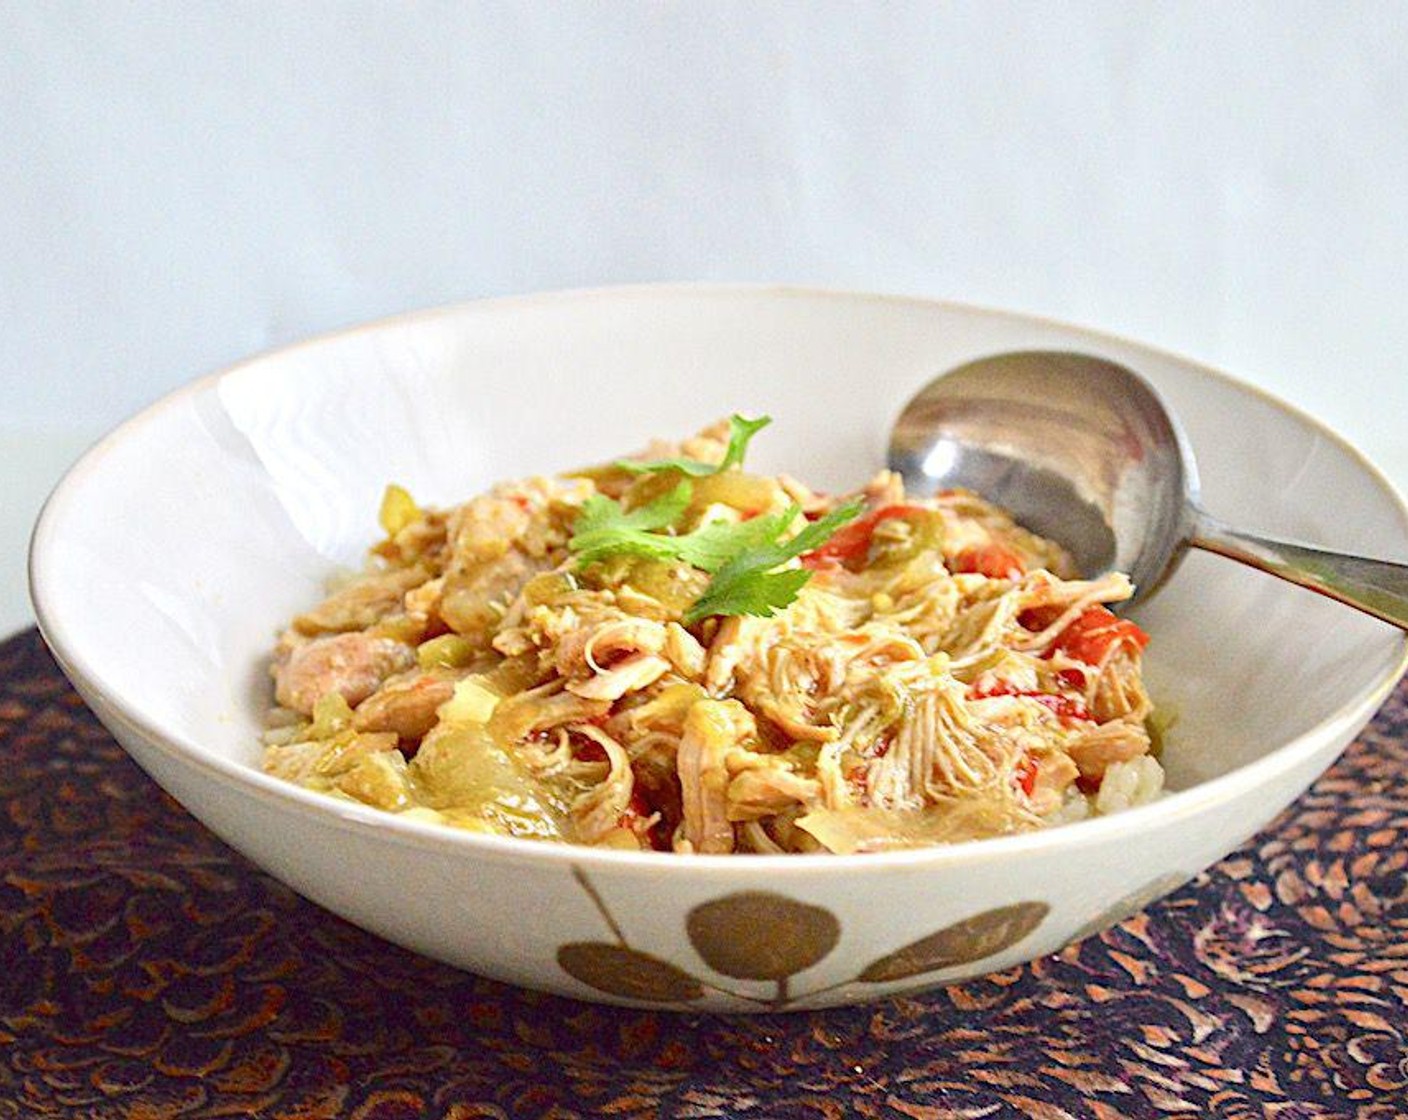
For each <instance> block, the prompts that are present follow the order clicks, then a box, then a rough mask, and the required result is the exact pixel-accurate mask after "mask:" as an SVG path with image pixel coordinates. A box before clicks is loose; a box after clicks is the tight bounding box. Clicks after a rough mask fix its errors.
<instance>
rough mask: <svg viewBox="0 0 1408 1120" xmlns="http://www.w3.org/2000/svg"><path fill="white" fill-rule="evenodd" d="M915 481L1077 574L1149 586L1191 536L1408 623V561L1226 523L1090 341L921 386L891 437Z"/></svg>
mask: <svg viewBox="0 0 1408 1120" xmlns="http://www.w3.org/2000/svg"><path fill="white" fill-rule="evenodd" d="M889 465H890V468H891V469H892V470H894V471H897V472H898V473H899V474H900V475H901V476H902V477H903V478H904V480H905V484H906V486H907V487H909V488H910V489H912V490H915V491H916V492H920V493H932V492H933V491H935V490H939V489H945V488H950V487H966V488H967V489H970V490H973V491H976V492H977V493H979V494H981V495H982V496H983V497H985V498H987V499H988V500H989V501H992V502H995V503H996V504H998V505H1000V506H1003V507H1004V508H1006V509H1008V510H1010V511H1011V512H1012V514H1013V515H1014V516H1015V517H1016V519H1017V520H1018V521H1019V522H1021V523H1022V524H1024V525H1026V526H1028V527H1029V528H1031V529H1032V530H1034V531H1035V532H1037V533H1040V534H1041V535H1043V536H1046V537H1050V538H1051V539H1052V540H1055V541H1056V542H1058V543H1059V544H1061V545H1063V546H1064V547H1065V548H1066V550H1067V551H1068V552H1069V553H1070V555H1071V558H1072V560H1073V561H1074V562H1075V564H1076V567H1077V568H1078V569H1079V571H1080V572H1081V573H1082V574H1083V575H1085V576H1096V575H1100V574H1102V573H1104V572H1107V571H1112V570H1118V571H1123V572H1126V573H1128V574H1129V576H1130V578H1131V580H1132V581H1133V583H1134V587H1135V594H1134V597H1133V599H1131V603H1134V602H1139V601H1140V600H1142V599H1145V598H1147V597H1148V596H1150V595H1152V594H1153V593H1154V592H1155V591H1156V590H1158V588H1159V587H1160V586H1161V585H1162V584H1163V583H1164V581H1165V580H1166V579H1167V578H1168V577H1169V576H1170V575H1171V574H1172V573H1173V571H1174V570H1175V569H1176V568H1177V566H1178V564H1179V562H1180V561H1181V560H1182V558H1183V556H1184V555H1185V553H1186V552H1187V549H1188V548H1189V547H1190V546H1191V547H1196V548H1203V549H1206V550H1208V551H1211V552H1216V553H1220V554H1221V555H1224V556H1227V557H1230V558H1231V559H1234V560H1239V561H1241V562H1242V563H1245V564H1249V565H1251V566H1253V567H1256V568H1260V569H1261V570H1263V571H1266V572H1269V573H1270V574H1272V575H1276V576H1278V577H1280V578H1282V579H1286V580H1289V581H1290V582H1292V583H1297V584H1299V585H1301V586H1303V587H1308V588H1310V589H1311V590H1313V591H1317V592H1319V593H1321V594H1324V595H1328V596H1329V597H1331V598H1334V599H1337V600H1339V601H1340V602H1343V603H1346V604H1348V605H1350V606H1353V607H1356V608H1358V609H1359V610H1362V611H1365V612H1366V613H1369V614H1372V615H1374V616H1375V617H1377V618H1381V619H1383V620H1384V621H1387V622H1390V623H1392V624H1394V625H1396V626H1399V627H1401V628H1404V629H1408V566H1405V565H1402V564H1397V563H1392V562H1390V561H1385V560H1372V559H1368V558H1366V557H1360V556H1350V555H1345V554H1341V553H1335V552H1330V551H1327V550H1325V549H1321V548H1317V547H1315V546H1312V545H1305V544H1300V543H1298V542H1292V541H1281V540H1275V539H1272V538H1269V537H1263V536H1258V535H1255V534H1252V533H1248V532H1244V531H1241V530H1236V529H1232V528H1231V527H1229V526H1226V525H1223V524H1222V523H1221V522H1219V521H1217V520H1216V519H1215V518H1213V517H1211V516H1210V515H1208V514H1207V513H1205V512H1204V511H1203V510H1202V509H1201V508H1200V506H1199V504H1198V501H1199V498H1198V473H1197V466H1196V464H1195V462H1194V459H1193V453H1192V451H1191V449H1190V448H1189V446H1188V442H1187V440H1186V439H1185V438H1184V436H1183V433H1182V431H1181V429H1180V428H1179V425H1178V422H1177V420H1176V419H1175V418H1174V416H1173V414H1172V413H1171V412H1170V411H1169V409H1168V408H1167V407H1165V405H1164V403H1163V401H1162V400H1161V399H1160V398H1159V396H1158V394H1157V393H1156V392H1155V391H1154V389H1153V388H1152V387H1151V386H1150V385H1149V384H1148V383H1147V382H1146V381H1145V380H1144V379H1143V378H1142V377H1140V376H1139V375H1138V374H1136V373H1134V372H1133V371H1131V370H1129V369H1127V368H1126V367H1124V366H1122V365H1119V364H1118V363H1116V362H1112V361H1108V360H1107V359H1104V358H1098V357H1094V356H1091V355H1087V354H1079V353H1072V352H1064V351H1048V350H1024V351H1014V352H1009V353H1003V354H995V355H992V356H990V357H985V358H980V359H978V360H976V361H972V362H968V363H966V364H965V365H962V366H959V367H958V368H956V369H954V370H952V371H951V372H949V373H947V374H944V375H942V376H940V377H938V378H935V379H934V380H933V381H931V382H929V383H928V384H927V385H925V386H924V388H923V389H921V390H920V391H919V392H918V393H917V394H916V395H915V396H914V397H913V398H912V399H911V400H910V402H909V403H908V404H907V405H906V406H905V407H904V409H903V410H902V411H901V413H900V416H899V418H898V420H896V422H895V425H894V428H893V431H892V433H891V437H890V446H889Z"/></svg>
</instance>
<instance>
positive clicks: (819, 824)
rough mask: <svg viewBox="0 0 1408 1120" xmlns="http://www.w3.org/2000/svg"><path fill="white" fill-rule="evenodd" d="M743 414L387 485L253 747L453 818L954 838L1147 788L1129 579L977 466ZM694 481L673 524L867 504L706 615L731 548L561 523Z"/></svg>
mask: <svg viewBox="0 0 1408 1120" xmlns="http://www.w3.org/2000/svg"><path fill="white" fill-rule="evenodd" d="M730 440H731V428H730V425H729V423H728V422H721V423H720V424H717V425H713V426H711V427H710V428H708V429H706V430H705V431H703V432H701V433H700V434H699V435H697V436H694V437H692V438H689V439H685V440H683V441H679V442H675V443H667V442H657V443H655V444H652V445H651V446H650V447H648V448H647V449H646V450H645V451H643V452H641V453H640V454H638V455H637V456H635V459H636V464H635V465H634V466H632V465H631V464H629V463H626V464H623V463H621V462H620V461H617V462H615V463H610V464H607V465H605V466H601V467H595V468H591V469H588V470H584V471H581V472H577V473H576V474H574V475H571V476H568V477H564V478H559V479H543V478H536V479H528V480H525V481H522V482H515V483H505V484H501V485H499V486H496V487H494V488H493V489H491V490H490V491H489V492H488V493H486V494H483V495H480V496H478V497H475V498H472V499H470V500H469V501H468V502H465V503H464V504H462V505H459V506H456V507H453V508H450V509H445V510H434V509H420V508H419V507H417V506H416V505H415V503H414V501H413V500H412V499H411V498H410V496H409V495H407V494H406V493H405V492H404V491H399V490H398V489H396V488H393V490H394V493H393V492H389V493H388V500H387V502H386V503H384V505H383V515H382V523H383V527H384V528H385V529H386V537H385V539H384V540H382V541H381V542H379V543H378V544H377V545H376V546H375V547H374V548H373V550H372V560H371V563H370V566H369V567H368V569H367V570H366V571H365V572H364V573H363V574H361V575H360V576H354V577H352V578H350V579H346V580H343V581H342V582H341V583H340V585H339V586H338V587H337V588H336V589H335V590H333V591H332V593H331V594H330V595H329V596H328V598H327V599H325V600H324V601H323V602H322V603H321V604H319V605H317V606H315V607H313V608H312V609H310V610H308V611H306V612H304V613H302V614H300V615H298V616H297V617H296V618H294V619H293V621H292V623H291V625H290V626H289V628H288V629H287V630H286V631H285V632H284V634H283V635H282V636H281V637H280V639H279V642H278V645H277V646H276V649H275V654H274V659H273V665H272V672H273V676H274V684H275V689H274V695H275V699H276V701H277V703H278V705H279V707H278V708H276V709H274V711H273V712H272V713H271V718H270V721H269V730H268V732H267V734H266V740H265V741H266V755H265V768H266V769H267V770H268V771H269V772H270V773H273V774H277V775H278V776H280V777H282V778H284V779H286V780H289V781H292V782H296V783H298V784H300V785H304V786H307V787H309V788H313V789H318V790H321V791H323V792H325V793H328V794H329V795H331V796H335V797H341V798H345V799H352V800H355V801H360V802H362V803H365V804H370V805H375V806H377V807H379V808H383V809H386V810H388V811H391V812H411V811H413V812H415V813H418V814H421V815H422V817H421V819H435V820H438V821H441V822H442V823H445V824H448V825H452V826H456V827H462V828H470V829H475V830H479V831H489V832H499V833H506V834H509V835H514V836H525V837H534V838H539V839H552V840H568V841H572V842H576V843H580V844H590V845H598V846H603V847H623V848H636V849H640V848H644V849H652V848H653V849H659V850H673V851H676V852H680V853H699V854H722V853H733V852H738V853H744V852H756V853H764V854H778V853H783V852H815V851H831V852H843V853H849V852H868V851H877V850H883V849H886V848H895V847H909V846H915V845H920V844H933V843H945V842H951V841H956V840H965V839H971V838H975V837H982V836H992V835H1000V834H1003V833H1008V832H1016V831H1023V830H1027V829H1032V828H1037V827H1041V826H1043V825H1044V824H1047V823H1049V822H1052V821H1056V820H1068V819H1074V818H1076V817H1079V816H1085V815H1090V814H1093V813H1098V812H1104V811H1115V810H1116V809H1118V808H1122V807H1125V806H1127V805H1128V804H1131V803H1134V802H1137V801H1139V800H1144V799H1147V798H1149V797H1152V796H1156V795H1157V793H1158V791H1159V788H1160V786H1161V783H1162V776H1163V771H1162V768H1161V767H1160V766H1159V763H1158V762H1157V760H1156V759H1155V758H1153V757H1152V754H1151V740H1150V735H1149V732H1148V730H1147V729H1146V720H1147V719H1148V718H1149V717H1150V715H1151V713H1152V710H1153V706H1152V704H1151V703H1150V700H1149V697H1148V694H1147V692H1146V691H1145V688H1144V685H1143V681H1142V676H1141V660H1142V654H1143V649H1144V646H1145V644H1146V643H1147V641H1148V638H1147V636H1146V635H1145V634H1144V633H1143V632H1142V631H1141V630H1139V628H1138V627H1137V626H1135V625H1134V624H1133V623H1132V622H1129V621H1127V620H1124V619H1121V618H1119V617H1118V616H1116V615H1115V614H1113V613H1111V612H1110V610H1109V609H1108V608H1109V606H1110V605H1113V604H1118V603H1121V602H1123V601H1124V600H1126V599H1128V598H1129V597H1130V595H1131V594H1132V592H1133V588H1132V587H1131V585H1130V582H1129V580H1128V578H1127V577H1125V576H1124V575H1123V574H1121V573H1118V572H1113V573H1108V574H1105V575H1101V576H1099V577H1098V578H1094V579H1079V578H1075V575H1076V573H1075V572H1074V571H1073V570H1072V567H1071V564H1070V561H1069V559H1068V558H1067V557H1066V555H1065V554H1064V553H1063V552H1062V551H1061V549H1060V548H1059V547H1058V546H1057V545H1055V544H1054V543H1052V542H1051V541H1047V540H1044V539H1042V538H1040V537H1037V536H1035V535H1034V534H1032V533H1030V532H1028V531H1027V530H1025V529H1023V528H1022V527H1021V526H1018V525H1016V524H1015V523H1014V522H1013V521H1012V519H1011V518H1010V517H1009V516H1008V515H1007V514H1006V513H1005V512H1004V511H1002V510H1000V509H997V508H996V507H994V506H992V505H990V504H988V503H987V502H985V501H983V500H982V499H981V498H980V497H978V496H977V495H974V494H970V493H967V492H965V491H946V492H943V493H941V494H938V495H934V496H918V497H914V496H910V495H907V494H906V493H905V488H904V485H903V482H902V481H901V479H900V477H899V476H898V475H896V474H893V473H891V472H888V471H885V472H881V473H880V474H879V475H877V476H876V477H875V478H874V479H872V480H871V481H870V482H869V483H867V484H865V485H864V486H862V487H860V488H859V489H858V490H857V491H856V492H855V493H854V494H853V495H840V496H836V495H827V494H822V493H819V492H817V491H814V490H812V489H811V488H810V487H808V486H807V485H805V484H804V483H802V482H799V481H797V480H796V479H794V478H792V477H790V476H787V475H781V476H777V477H768V476H762V475H755V474H750V473H748V472H746V471H744V470H743V469H741V467H740V466H738V465H737V463H738V456H737V455H736V454H735V453H734V450H733V449H731V444H730ZM726 456H727V457H728V458H727V462H728V463H729V466H728V467H727V468H726V469H723V470H717V471H714V472H712V473H711V472H709V471H708V470H707V468H706V467H705V466H704V465H706V464H713V465H717V464H720V463H723V462H724V461H725V458H726ZM677 458H684V459H689V460H693V461H694V462H695V463H697V464H700V466H699V467H698V468H696V469H694V470H693V471H692V472H691V473H690V474H689V475H688V476H687V479H686V476H685V475H683V474H682V473H680V471H678V470H675V469H671V468H669V467H661V466H660V465H659V462H658V461H659V460H670V459H677ZM682 480H686V481H688V484H689V485H688V488H687V491H681V492H682V493H684V497H683V498H680V499H679V500H680V502H681V503H682V504H681V505H677V506H675V507H674V508H673V511H672V513H673V514H674V516H675V520H674V521H673V523H672V524H670V525H669V526H667V527H664V528H650V529H649V530H648V531H651V532H659V533H661V534H662V535H663V536H662V537H661V538H659V539H662V540H664V541H665V542H669V541H670V539H671V538H672V537H673V536H682V535H688V534H697V533H699V532H700V531H701V530H703V531H705V532H706V533H712V532H716V531H717V532H721V533H723V532H736V533H739V534H747V533H748V532H749V531H750V523H751V524H757V525H763V524H765V523H767V524H771V522H770V521H769V522H755V519H757V518H765V519H772V520H774V521H775V520H776V519H778V518H779V517H780V518H781V519H782V520H781V521H778V522H777V523H778V524H779V525H783V526H785V525H787V519H789V518H791V519H793V522H794V523H793V524H792V526H791V527H790V528H788V529H787V530H786V534H787V536H790V535H791V534H793V533H796V532H798V531H800V529H801V528H802V527H803V526H805V525H807V524H808V523H815V522H816V521H817V520H818V519H821V518H827V517H829V516H830V515H832V514H833V513H835V511H838V510H840V509H842V507H843V506H844V505H845V503H846V502H847V501H849V500H851V499H854V500H856V501H857V502H858V503H859V505H860V513H859V514H858V515H855V514H854V511H852V510H847V512H846V514H845V516H847V517H851V516H854V520H852V521H851V522H850V523H849V524H846V525H844V526H843V527H842V528H840V529H837V530H833V533H832V535H831V536H830V537H829V538H828V539H826V540H825V541H824V543H822V544H820V545H814V546H813V547H811V548H810V551H806V552H802V550H801V547H800V543H799V547H798V549H797V551H798V552H802V554H801V555H800V557H799V558H798V559H793V560H788V561H785V562H784V563H782V565H781V567H782V569H784V570H791V569H798V570H799V571H800V572H801V573H802V574H803V575H804V576H805V582H804V583H803V582H801V578H802V577H801V576H799V577H797V580H796V582H797V583H799V584H800V586H799V587H798V588H797V589H796V590H795V597H794V598H791V600H790V602H786V603H785V604H783V605H781V606H780V607H779V608H778V609H775V610H773V612H772V613H771V614H767V613H766V612H764V613H761V614H749V613H737V614H730V613H714V614H705V615H704V617H697V618H696V617H694V615H693V614H692V613H691V607H692V606H693V605H694V604H696V603H697V602H699V600H700V596H701V595H703V594H704V593H705V591H706V589H707V588H710V587H711V586H712V584H711V579H712V578H713V574H714V573H715V572H716V571H717V570H718V567H719V565H720V563H721V562H722V561H721V560H715V561H713V562H712V563H710V562H709V561H708V560H705V559H699V560H697V561H695V562H697V563H698V564H699V565H700V567H694V566H692V563H691V562H687V561H686V560H685V559H681V558H680V556H675V555H672V554H671V553H670V552H669V549H668V548H657V547H653V546H650V544H651V541H650V539H647V540H645V541H639V542H637V544H636V545H634V546H632V547H628V548H623V549H622V550H621V551H620V552H619V553H617V554H611V555H607V556H605V557H604V558H602V557H597V558H595V559H593V560H592V561H591V562H589V563H588V562H582V560H581V558H580V557H579V556H578V555H577V554H576V553H575V552H574V548H575V547H576V546H575V545H574V542H573V537H574V534H576V533H579V532H580V531H581V530H580V529H578V528H577V526H578V524H579V522H580V521H582V520H583V518H584V513H583V510H584V506H587V508H588V509H590V508H592V507H591V506H590V505H589V504H588V503H589V502H592V501H596V502H597V503H600V502H601V501H603V500H609V501H610V503H613V504H615V506H616V508H618V509H619V510H620V511H622V512H623V514H625V515H627V516H629V515H630V513H631V511H635V510H640V509H642V508H644V507H646V506H648V505H649V504H650V503H652V502H657V501H658V500H659V499H661V498H662V497H663V496H666V495H669V494H672V493H674V492H675V490H676V489H677V488H678V487H680V485H681V481H682ZM686 501H687V504H684V503H686ZM836 516H838V517H839V516H842V515H841V514H836ZM709 526H715V527H716V528H715V529H709V528H708V527H709ZM633 531H636V532H644V531H647V530H640V529H636V530H633ZM657 543H658V542H657ZM680 555H684V554H680ZM1107 776H1108V783H1107ZM1106 784H1109V786H1110V788H1109V789H1108V790H1105V792H1104V793H1103V794H1102V789H1103V787H1104V786H1105V785H1106ZM1116 787H1117V788H1116ZM426 814H428V815H429V816H426Z"/></svg>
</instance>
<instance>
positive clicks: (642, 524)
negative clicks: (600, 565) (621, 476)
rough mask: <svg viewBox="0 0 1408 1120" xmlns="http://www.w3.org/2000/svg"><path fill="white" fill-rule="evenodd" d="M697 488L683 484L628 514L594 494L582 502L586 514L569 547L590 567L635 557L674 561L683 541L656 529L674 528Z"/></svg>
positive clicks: (579, 519)
mask: <svg viewBox="0 0 1408 1120" xmlns="http://www.w3.org/2000/svg"><path fill="white" fill-rule="evenodd" d="M693 492H694V488H693V486H691V485H690V484H689V483H688V482H681V483H680V484H679V485H678V486H676V487H675V488H674V489H673V490H671V491H670V492H669V493H667V494H662V495H661V496H660V497H658V498H656V499H655V500H654V501H651V502H647V503H646V504H645V505H643V506H641V507H640V508H639V509H633V510H631V511H630V512H629V513H627V512H626V511H625V510H624V509H623V508H622V507H621V503H620V502H617V501H613V500H612V499H611V498H607V497H604V496H603V495H601V494H593V495H592V496H591V497H590V498H588V499H587V500H586V501H585V502H583V503H582V512H581V513H580V514H578V515H577V521H576V523H575V524H574V525H573V526H572V539H571V540H570V541H568V542H567V547H568V548H570V549H571V550H572V551H573V552H575V553H576V554H577V561H578V563H579V564H583V565H585V564H590V563H592V562H594V561H596V560H602V559H605V558H606V557H608V556H614V555H618V554H620V553H628V554H630V555H632V556H647V557H654V558H656V559H660V560H672V559H675V558H676V557H677V556H678V555H679V551H678V542H679V538H677V537H671V536H666V535H665V534H662V533H658V532H656V530H658V529H665V528H668V527H669V526H671V525H673V524H674V523H675V522H676V521H677V520H679V517H680V515H681V514H682V513H684V511H685V510H686V509H687V508H688V506H689V500H690V498H691V497H692V496H693Z"/></svg>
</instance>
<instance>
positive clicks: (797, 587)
mask: <svg viewBox="0 0 1408 1120" xmlns="http://www.w3.org/2000/svg"><path fill="white" fill-rule="evenodd" d="M864 508H865V503H863V502H860V501H854V502H849V503H847V504H846V505H844V506H841V507H839V508H837V509H834V510H832V511H831V512H830V513H828V514H827V515H826V516H825V517H821V518H818V519H817V520H816V521H813V522H810V523H809V524H808V525H807V526H806V527H805V528H804V529H803V530H802V531H801V532H800V533H798V534H797V535H796V536H795V537H793V538H791V539H790V540H785V541H784V540H779V539H778V538H779V537H781V535H782V533H783V532H785V531H786V529H787V526H789V525H790V524H791V523H792V521H793V520H794V519H795V518H796V516H797V514H798V513H799V512H800V510H799V509H798V507H797V506H795V505H793V506H791V507H789V508H788V509H786V510H784V511H783V512H782V513H781V514H776V515H774V516H773V517H770V518H767V519H764V518H757V519H755V520H756V521H763V520H767V521H768V522H769V525H768V529H767V533H768V534H769V535H768V536H766V537H765V538H764V539H761V540H756V541H753V542H750V544H749V546H748V547H746V548H744V549H743V550H742V551H740V552H738V553H737V554H736V555H734V556H733V557H731V558H730V559H729V560H728V562H727V563H725V564H723V565H722V566H721V567H720V568H719V569H718V570H717V571H715V572H714V578H713V579H711V580H710V581H709V586H708V587H707V588H706V589H705V591H704V594H703V595H701V596H700V597H699V598H698V599H696V600H695V601H694V604H693V605H692V606H691V607H690V608H689V610H688V611H686V612H685V616H684V621H685V624H686V625H693V624H694V623H696V622H699V621H700V620H701V619H705V618H708V617H709V616H710V615H716V614H719V615H730V614H751V615H760V616H763V617H767V616H769V615H772V614H775V613H776V612H777V611H779V610H781V609H782V608H783V607H785V606H787V605H788V604H789V603H791V602H792V600H794V599H795V598H796V597H797V595H798V593H799V592H800V591H801V590H802V588H803V586H805V585H806V582H807V580H809V579H810V578H811V572H809V571H807V570H806V569H805V568H788V569H785V570H783V571H774V570H773V569H775V568H778V567H779V566H780V565H782V564H785V563H787V562H788V561H789V560H792V559H795V558H796V557H798V556H801V555H802V554H803V553H806V552H811V551H812V550H813V549H816V548H819V547H820V546H821V545H822V544H824V543H825V542H826V540H827V539H828V538H830V536H831V534H832V533H834V532H835V531H836V530H837V529H839V528H840V527H841V526H842V525H845V524H846V523H847V522H849V521H854V520H855V519H856V518H857V517H859V516H860V513H861V511H862V510H863V509H864ZM744 524H745V525H751V524H753V523H752V522H745V523H744ZM758 532H759V534H760V535H761V534H762V533H763V532H764V531H763V530H761V529H760V530H758Z"/></svg>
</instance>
